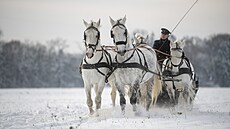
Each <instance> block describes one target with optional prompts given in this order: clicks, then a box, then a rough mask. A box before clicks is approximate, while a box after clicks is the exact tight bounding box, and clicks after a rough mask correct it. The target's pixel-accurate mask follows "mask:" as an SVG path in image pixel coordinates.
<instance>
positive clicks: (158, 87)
mask: <svg viewBox="0 0 230 129" xmlns="http://www.w3.org/2000/svg"><path fill="white" fill-rule="evenodd" d="M161 92H162V84H161V79H160V77H159V76H158V75H154V82H153V89H152V103H153V104H155V103H156V102H157V98H158V96H159V94H160V93H161Z"/></svg>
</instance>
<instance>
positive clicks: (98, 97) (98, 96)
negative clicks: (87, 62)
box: [95, 81, 105, 109]
mask: <svg viewBox="0 0 230 129" xmlns="http://www.w3.org/2000/svg"><path fill="white" fill-rule="evenodd" d="M104 85H105V83H103V81H102V82H100V83H99V84H98V87H97V93H96V97H95V103H96V109H100V108H101V95H102V92H103V90H104Z"/></svg>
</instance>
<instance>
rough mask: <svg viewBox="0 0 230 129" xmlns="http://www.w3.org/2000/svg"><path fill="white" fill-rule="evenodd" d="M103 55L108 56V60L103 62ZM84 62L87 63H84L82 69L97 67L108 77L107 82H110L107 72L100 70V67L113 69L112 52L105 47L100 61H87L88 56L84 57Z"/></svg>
mask: <svg viewBox="0 0 230 129" xmlns="http://www.w3.org/2000/svg"><path fill="white" fill-rule="evenodd" d="M102 49H103V48H102ZM103 55H104V56H105V57H106V62H101V61H102V59H103ZM84 62H85V63H86V64H82V69H96V70H97V72H99V73H100V74H101V75H103V76H105V77H106V78H105V82H108V78H107V74H105V73H103V72H102V71H100V70H99V68H103V67H104V68H108V69H110V70H112V66H111V62H112V59H111V56H110V54H109V53H108V52H107V51H106V50H104V49H103V51H102V55H101V58H100V59H99V61H98V62H97V63H95V64H89V63H88V62H87V61H86V58H84Z"/></svg>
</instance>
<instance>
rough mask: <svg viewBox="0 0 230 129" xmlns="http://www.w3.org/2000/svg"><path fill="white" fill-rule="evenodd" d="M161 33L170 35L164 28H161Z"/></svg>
mask: <svg viewBox="0 0 230 129" xmlns="http://www.w3.org/2000/svg"><path fill="white" fill-rule="evenodd" d="M161 33H162V34H171V32H170V31H169V30H167V29H166V28H161Z"/></svg>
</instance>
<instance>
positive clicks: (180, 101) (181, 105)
mask: <svg viewBox="0 0 230 129" xmlns="http://www.w3.org/2000/svg"><path fill="white" fill-rule="evenodd" d="M183 109H184V97H183V92H180V93H179V98H178V105H177V113H178V114H179V115H181V114H182V112H183Z"/></svg>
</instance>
